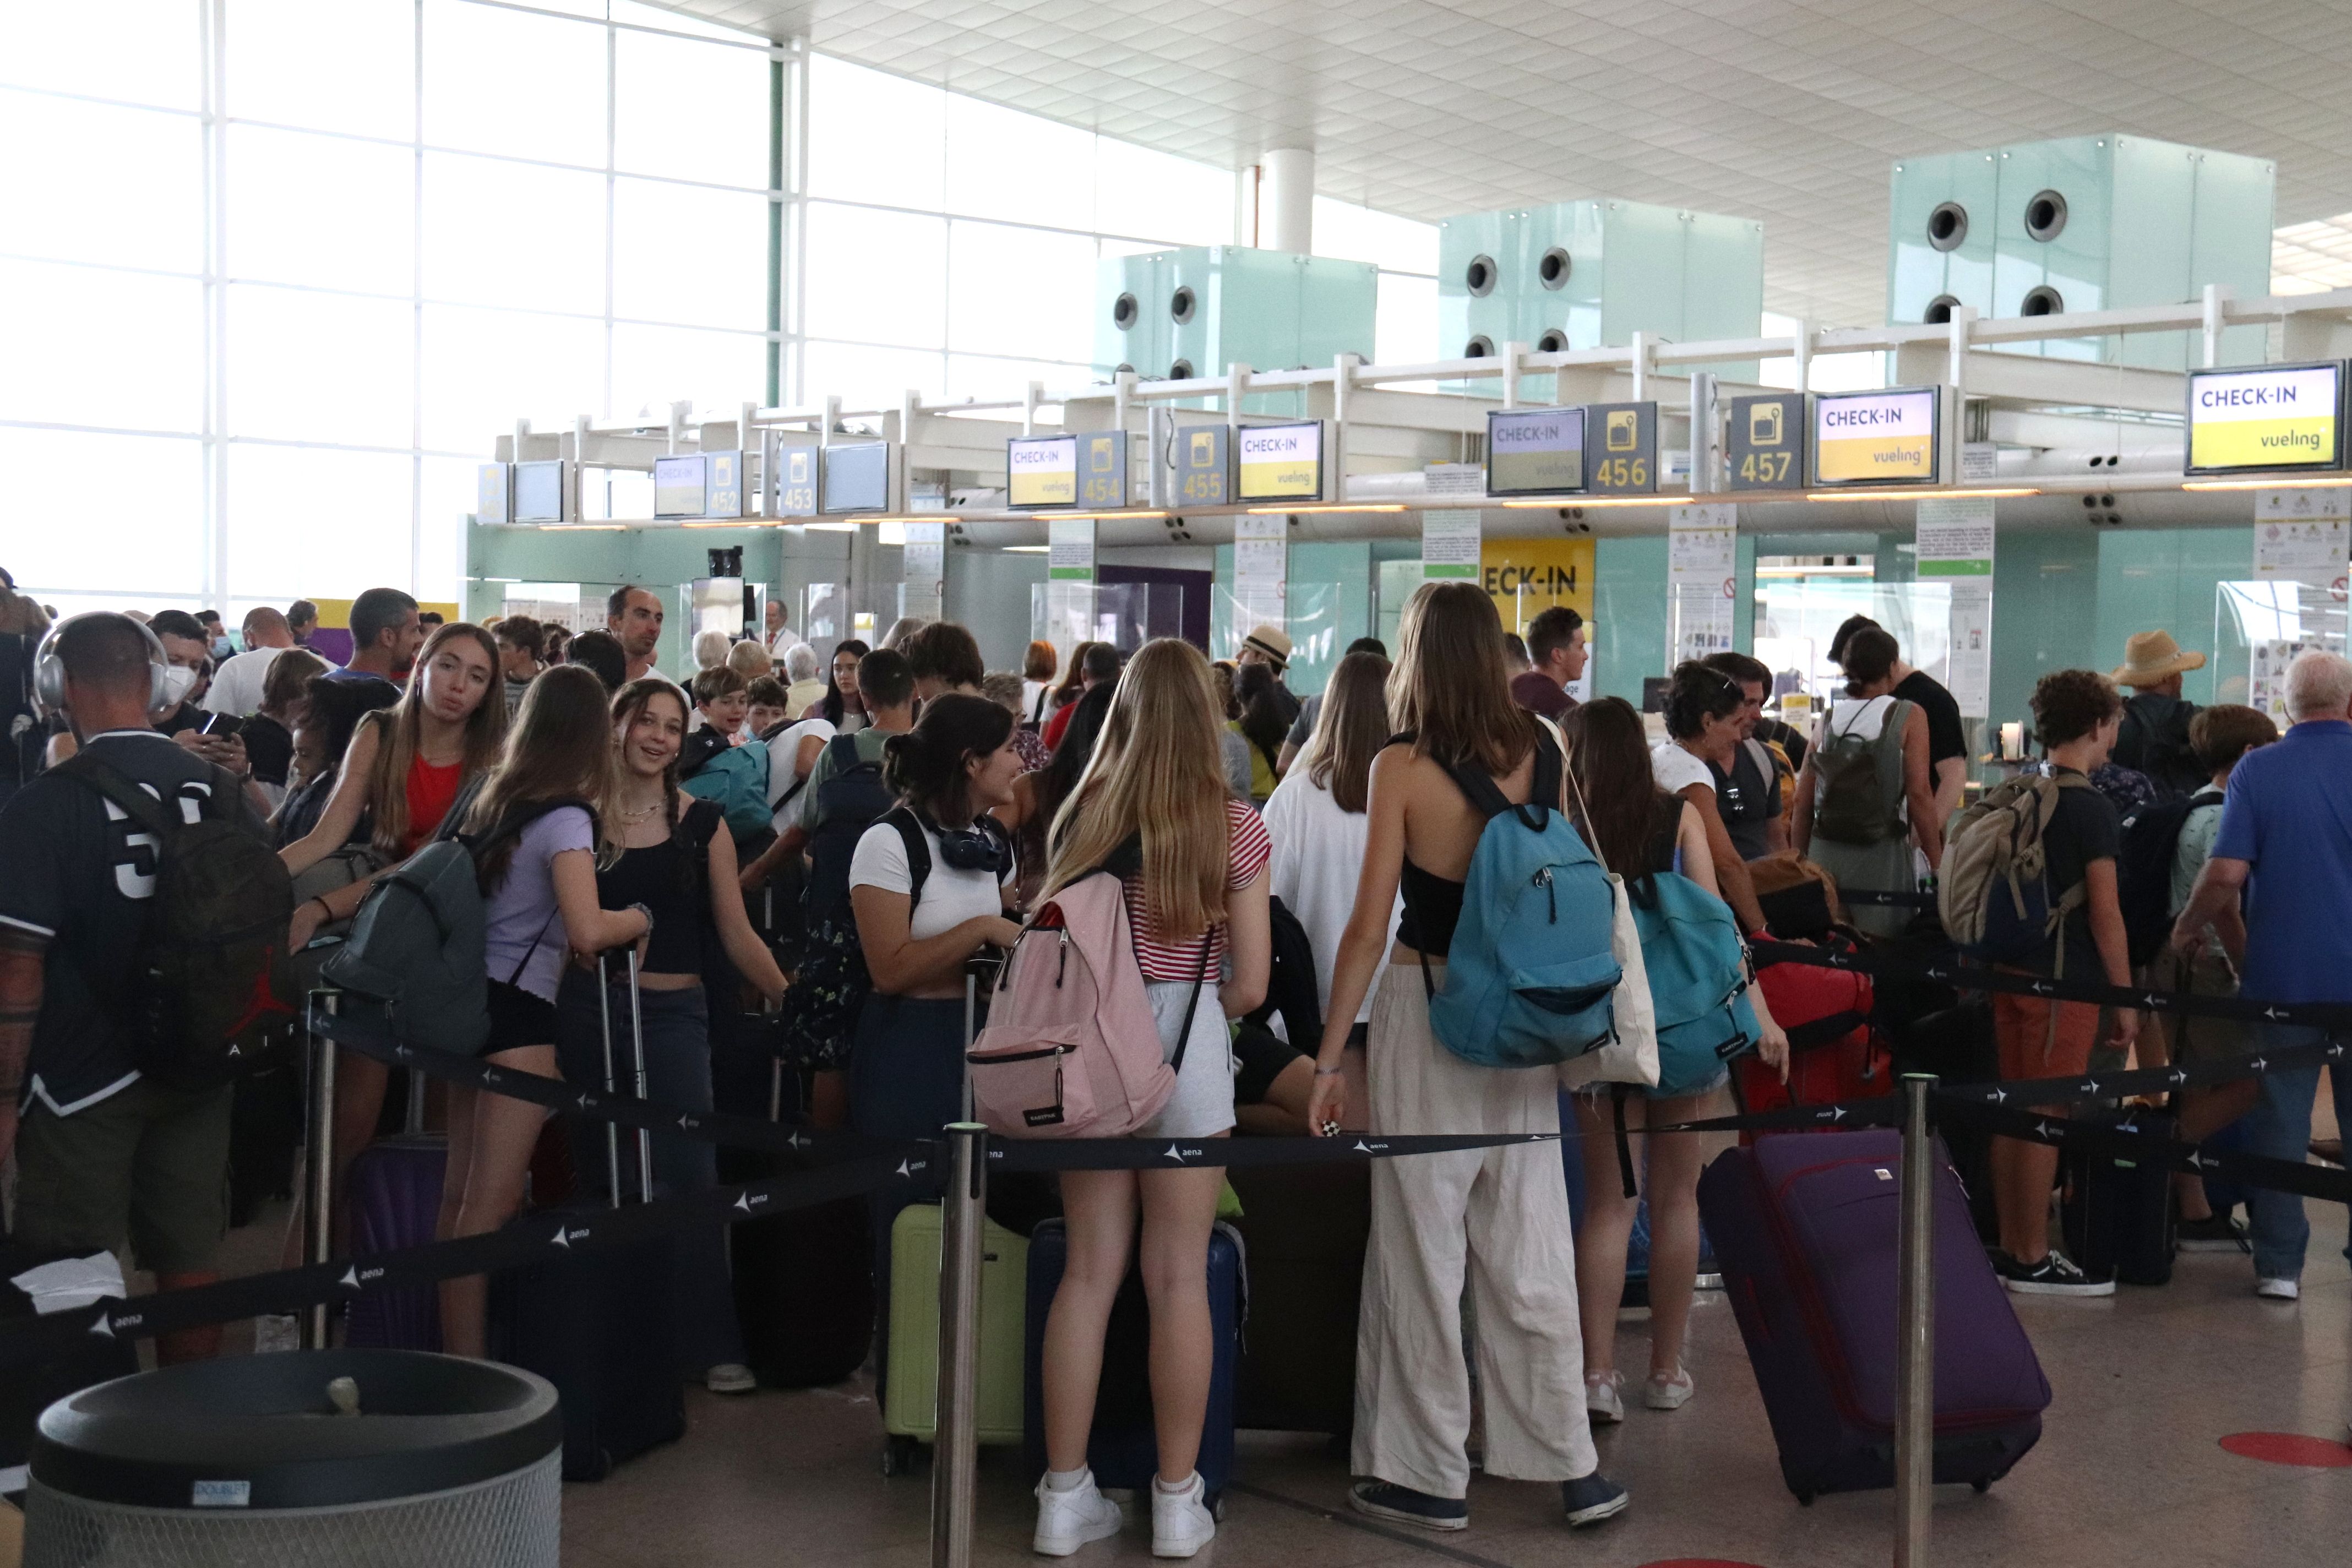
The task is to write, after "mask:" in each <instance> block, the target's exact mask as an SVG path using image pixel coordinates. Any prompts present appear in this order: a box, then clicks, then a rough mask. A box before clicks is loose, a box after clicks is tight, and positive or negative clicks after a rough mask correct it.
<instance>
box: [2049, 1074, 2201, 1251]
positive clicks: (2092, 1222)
mask: <svg viewBox="0 0 2352 1568" xmlns="http://www.w3.org/2000/svg"><path fill="white" fill-rule="evenodd" d="M2074 1120H2076V1121H2080V1122H2083V1123H2084V1125H2086V1126H2100V1127H2113V1126H2115V1125H2116V1124H2117V1123H2118V1122H2121V1121H2124V1120H2125V1117H2124V1115H2123V1113H2122V1112H2119V1111H2117V1110H2113V1109H2111V1108H2109V1107H2107V1106H2104V1105H2083V1106H2077V1107H2075V1108H2074ZM2130 1120H2131V1121H2132V1124H2133V1125H2134V1126H2136V1127H2137V1128H2138V1129H2139V1131H2142V1132H2145V1133H2147V1134H2149V1135H2151V1136H2152V1137H2156V1138H2161V1139H2165V1140H2169V1139H2171V1137H2172V1136H2173V1129H2174V1127H2175V1125H2176V1123H2175V1122H2174V1121H2173V1120H2172V1118H2171V1117H2169V1116H2167V1115H2165V1114H2164V1113H2163V1112H2161V1111H2156V1110H2139V1111H2136V1112H2134V1113H2133V1114H2132V1116H2131V1118H2130ZM2062 1168H2063V1171H2064V1173H2065V1184H2066V1194H2065V1198H2064V1201H2063V1203H2062V1204H2061V1205H2060V1207H2059V1219H2060V1225H2061V1227H2062V1228H2063V1230H2064V1231H2065V1233H2066V1250H2067V1252H2068V1253H2070V1254H2071V1255H2072V1256H2073V1257H2074V1261H2075V1262H2076V1263H2078V1264H2080V1265H2081V1266H2082V1268H2083V1272H2084V1273H2085V1274H2088V1275H2089V1276H2091V1278H2093V1279H2098V1278H2099V1277H2101V1276H2102V1275H2104V1274H2106V1273H2108V1272H2110V1271H2112V1272H2113V1273H2114V1275H2115V1277H2116V1283H2118V1284H2122V1285H2166V1284H2169V1283H2171V1280H2172V1254H2173V1244H2174V1242H2175V1240H2176V1239H2177V1238H2176V1237H2175V1235H2174V1224H2173V1214H2172V1172H2171V1170H2170V1168H2169V1167H2168V1166H2166V1165H2165V1164H2163V1163H2161V1162H2159V1161H2156V1160H2132V1159H2127V1158H2124V1157H2122V1156H2119V1155H2116V1154H2111V1153H2105V1152H2101V1151H2099V1150H2096V1149H2069V1150H2067V1151H2066V1152H2065V1155H2064V1156H2063V1161H2062Z"/></svg>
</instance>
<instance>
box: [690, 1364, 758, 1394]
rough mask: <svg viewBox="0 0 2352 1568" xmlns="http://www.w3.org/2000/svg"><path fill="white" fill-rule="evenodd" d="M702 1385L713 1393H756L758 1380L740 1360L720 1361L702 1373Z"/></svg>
mask: <svg viewBox="0 0 2352 1568" xmlns="http://www.w3.org/2000/svg"><path fill="white" fill-rule="evenodd" d="M702 1386H703V1387H705V1388H707V1389H709V1391H710V1392H711V1393H713V1394H757V1393H758V1392H759V1391H760V1380H759V1379H758V1378H756V1377H754V1376H752V1375H751V1368H750V1367H748V1366H745V1365H744V1364H743V1363H741V1362H740V1361H722V1362H720V1363H719V1364H718V1365H717V1366H714V1367H712V1368H711V1369H710V1370H709V1372H706V1373H703V1374H702Z"/></svg>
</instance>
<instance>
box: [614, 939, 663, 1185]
mask: <svg viewBox="0 0 2352 1568" xmlns="http://www.w3.org/2000/svg"><path fill="white" fill-rule="evenodd" d="M627 951H628V954H629V1038H630V1039H631V1040H632V1041H633V1042H635V1047H636V1053H637V1098H638V1099H639V1100H650V1099H652V1098H653V1097H652V1095H651V1094H650V1093H648V1092H647V1090H646V1018H645V1011H644V1009H643V1008H641V1007H639V1006H638V1005H637V950H636V949H635V948H634V947H632V948H630V949H628V950H627ZM608 1125H609V1124H608ZM613 1184H614V1186H615V1187H618V1186H619V1185H620V1178H619V1177H618V1176H615V1177H614V1178H613ZM613 1201H614V1203H615V1204H617V1203H619V1202H620V1196H619V1194H617V1193H615V1194H614V1199H613ZM637 1201H638V1202H639V1203H646V1204H649V1203H651V1202H653V1201H654V1135H653V1132H652V1131H651V1130H650V1129H647V1128H644V1127H640V1128H638V1129H637Z"/></svg>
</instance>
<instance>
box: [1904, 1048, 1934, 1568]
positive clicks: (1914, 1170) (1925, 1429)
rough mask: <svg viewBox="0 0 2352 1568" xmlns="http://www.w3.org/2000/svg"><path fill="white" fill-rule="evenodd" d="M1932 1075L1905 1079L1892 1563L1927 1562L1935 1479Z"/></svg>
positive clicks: (1918, 1566) (1910, 1567)
mask: <svg viewBox="0 0 2352 1568" xmlns="http://www.w3.org/2000/svg"><path fill="white" fill-rule="evenodd" d="M1935 1087H1936V1079H1935V1078H1934V1076H1933V1075H1931V1074H1927V1073H1906V1074H1905V1075H1904V1078H1903V1218H1902V1232H1901V1236H1900V1239H1899V1241H1898V1243H1897V1246H1896V1249H1895V1270H1896V1273H1897V1276H1898V1279H1897V1289H1896V1293H1895V1314H1896V1321H1897V1325H1898V1340H1897V1349H1898V1357H1897V1362H1896V1373H1897V1379H1898V1381H1897V1384H1896V1393H1895V1568H1927V1526H1928V1521H1929V1516H1930V1514H1931V1512H1932V1510H1933V1509H1934V1507H1935V1491H1934V1488H1935V1483H1936V1143H1935V1135H1934V1134H1933V1133H1932V1132H1930V1131H1928V1127H1927V1097H1928V1095H1929V1094H1930V1093H1932V1092H1933V1091H1934V1089H1935Z"/></svg>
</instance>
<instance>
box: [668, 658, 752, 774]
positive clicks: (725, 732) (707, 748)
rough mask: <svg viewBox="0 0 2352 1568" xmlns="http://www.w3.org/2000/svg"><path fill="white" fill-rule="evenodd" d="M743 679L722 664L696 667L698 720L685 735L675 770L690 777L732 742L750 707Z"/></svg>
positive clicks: (695, 686)
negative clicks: (692, 729)
mask: <svg viewBox="0 0 2352 1568" xmlns="http://www.w3.org/2000/svg"><path fill="white" fill-rule="evenodd" d="M750 710H751V698H750V697H749V695H748V694H747V693H746V692H745V690H744V680H743V678H742V677H741V676H740V675H738V674H736V673H735V672H734V671H733V670H731V669H730V668H727V667H726V666H725V665H723V664H719V665H713V666H712V667H711V668H709V669H705V670H698V671H697V672H696V674H695V677H694V711H695V717H696V718H697V719H698V720H699V721H700V722H699V723H698V724H697V725H696V726H695V728H694V731H693V733H691V734H689V735H688V736H687V738H686V746H685V749H684V751H683V752H681V753H680V755H679V757H678V763H677V765H678V772H679V773H682V774H685V775H687V776H688V777H691V776H692V775H693V774H694V773H695V772H696V770H698V768H700V767H701V766H702V764H703V763H707V762H709V760H710V759H711V758H713V757H715V756H717V755H718V754H719V752H723V751H725V750H726V749H727V748H728V747H730V746H731V745H733V744H734V743H735V742H736V740H737V738H738V733H739V731H741V730H742V728H743V715H744V714H745V713H747V712H749V711H750Z"/></svg>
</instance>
